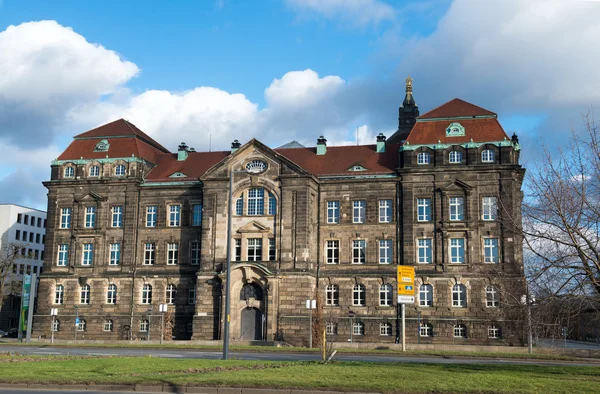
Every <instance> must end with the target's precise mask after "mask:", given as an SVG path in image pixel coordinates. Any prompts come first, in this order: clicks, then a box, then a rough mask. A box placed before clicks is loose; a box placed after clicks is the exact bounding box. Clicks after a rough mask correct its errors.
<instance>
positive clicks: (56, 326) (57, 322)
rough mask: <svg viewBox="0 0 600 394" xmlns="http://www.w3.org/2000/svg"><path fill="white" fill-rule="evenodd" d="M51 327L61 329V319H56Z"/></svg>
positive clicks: (56, 329)
mask: <svg viewBox="0 0 600 394" xmlns="http://www.w3.org/2000/svg"><path fill="white" fill-rule="evenodd" d="M50 328H51V329H52V331H58V330H60V320H58V319H54V321H53V322H52V325H51V327H50Z"/></svg>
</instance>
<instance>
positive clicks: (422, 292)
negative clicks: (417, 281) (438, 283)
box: [419, 284, 433, 306]
mask: <svg viewBox="0 0 600 394" xmlns="http://www.w3.org/2000/svg"><path fill="white" fill-rule="evenodd" d="M419 306H433V286H431V285H428V284H422V285H421V286H419Z"/></svg>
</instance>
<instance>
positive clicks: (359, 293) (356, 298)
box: [352, 284, 367, 306]
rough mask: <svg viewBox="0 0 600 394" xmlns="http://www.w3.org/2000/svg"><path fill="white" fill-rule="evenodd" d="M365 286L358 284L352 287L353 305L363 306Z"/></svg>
mask: <svg viewBox="0 0 600 394" xmlns="http://www.w3.org/2000/svg"><path fill="white" fill-rule="evenodd" d="M366 293H367V292H366V290H365V286H364V285H361V284H358V285H355V286H354V287H353V288H352V305H354V306H365V297H366Z"/></svg>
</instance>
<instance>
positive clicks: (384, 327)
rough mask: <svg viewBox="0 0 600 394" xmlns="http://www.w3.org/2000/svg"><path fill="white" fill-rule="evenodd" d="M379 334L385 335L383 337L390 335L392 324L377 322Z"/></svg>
mask: <svg viewBox="0 0 600 394" xmlns="http://www.w3.org/2000/svg"><path fill="white" fill-rule="evenodd" d="M379 335H381V336H385V337H388V336H390V335H392V324H391V323H381V324H379Z"/></svg>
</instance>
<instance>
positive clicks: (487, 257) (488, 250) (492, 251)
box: [483, 238, 500, 264]
mask: <svg viewBox="0 0 600 394" xmlns="http://www.w3.org/2000/svg"><path fill="white" fill-rule="evenodd" d="M483 261H484V262H485V263H492V264H496V263H498V262H499V261H500V257H499V253H498V238H484V239H483Z"/></svg>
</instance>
